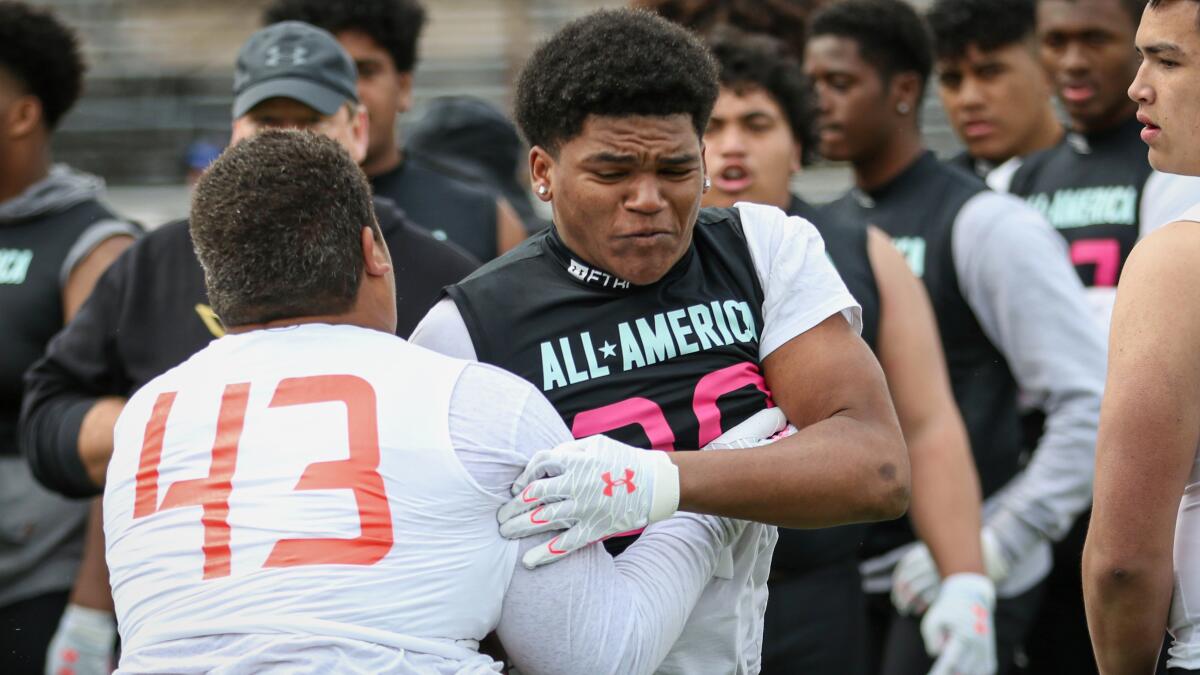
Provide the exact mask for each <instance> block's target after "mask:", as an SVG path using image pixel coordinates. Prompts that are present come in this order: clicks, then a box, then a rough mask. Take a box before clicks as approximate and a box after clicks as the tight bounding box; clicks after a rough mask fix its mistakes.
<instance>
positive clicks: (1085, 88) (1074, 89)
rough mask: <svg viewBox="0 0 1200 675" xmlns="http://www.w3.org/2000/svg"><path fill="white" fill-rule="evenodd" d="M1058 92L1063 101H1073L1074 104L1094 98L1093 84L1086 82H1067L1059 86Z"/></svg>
mask: <svg viewBox="0 0 1200 675" xmlns="http://www.w3.org/2000/svg"><path fill="white" fill-rule="evenodd" d="M1059 92H1060V93H1061V95H1062V99H1063V101H1064V102H1065V103H1074V104H1076V105H1080V104H1084V103H1087V102H1088V101H1091V100H1092V99H1093V98H1096V87H1095V85H1092V84H1088V83H1086V82H1068V83H1066V84H1064V85H1062V87H1060V88H1059Z"/></svg>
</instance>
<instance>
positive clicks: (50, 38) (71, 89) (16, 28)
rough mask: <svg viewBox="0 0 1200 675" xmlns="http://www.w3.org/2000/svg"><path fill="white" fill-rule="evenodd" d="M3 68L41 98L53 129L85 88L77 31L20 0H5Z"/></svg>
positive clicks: (0, 25)
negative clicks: (8, 0)
mask: <svg viewBox="0 0 1200 675" xmlns="http://www.w3.org/2000/svg"><path fill="white" fill-rule="evenodd" d="M0 71H2V72H3V74H5V75H8V76H9V77H11V78H13V79H14V80H15V83H16V84H17V85H18V86H19V87H20V88H21V89H24V90H25V92H26V93H28V94H32V95H34V96H35V97H37V99H38V101H40V102H41V106H42V122H43V123H44V124H45V125H46V129H47V130H48V131H53V130H54V128H55V127H57V126H58V122H59V120H61V119H62V116H63V115H65V114H66V113H67V111H68V110H70V109H71V106H73V105H75V100H76V99H78V98H79V94H80V92H81V91H82V90H83V72H84V64H83V57H82V56H81V55H80V53H79V42H78V40H76V38H75V34H74V33H72V32H71V31H70V30H69V29H68V28H66V27H65V26H63V25H62V24H61V23H59V22H58V21H57V20H56V19H55V18H54V17H53V16H52V15H51V14H50V13H49V12H47V11H45V10H41V9H35V8H33V7H30V6H29V5H26V4H24V3H21V2H0Z"/></svg>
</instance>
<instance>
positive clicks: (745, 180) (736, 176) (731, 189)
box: [713, 164, 754, 194]
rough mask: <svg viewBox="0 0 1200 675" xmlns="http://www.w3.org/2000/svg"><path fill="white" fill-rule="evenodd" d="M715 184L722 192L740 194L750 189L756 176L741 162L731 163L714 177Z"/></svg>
mask: <svg viewBox="0 0 1200 675" xmlns="http://www.w3.org/2000/svg"><path fill="white" fill-rule="evenodd" d="M713 184H714V187H716V188H717V189H718V190H720V191H721V192H724V193H726V194H738V193H740V192H745V191H746V190H748V189H750V186H751V185H753V184H754V178H753V177H752V176H751V175H750V172H749V171H747V170H746V168H745V167H743V166H741V165H739V164H731V165H729V166H726V167H725V168H724V169H722V170H721V171H720V172H718V173H717V175H716V176H714V177H713Z"/></svg>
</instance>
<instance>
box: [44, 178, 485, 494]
mask: <svg viewBox="0 0 1200 675" xmlns="http://www.w3.org/2000/svg"><path fill="white" fill-rule="evenodd" d="M375 213H376V217H377V218H378V220H379V224H380V228H381V229H382V231H383V234H384V239H385V240H386V241H387V245H388V249H389V251H390V252H391V255H392V263H393V266H394V268H395V276H396V290H397V293H396V296H397V309H398V317H399V321H398V322H397V331H396V332H397V334H398V335H401V336H407V335H408V334H409V333H411V332H412V329H413V328H415V327H416V324H417V322H419V321H420V319H421V317H423V316H424V315H425V313H426V312H427V311H428V310H429V308H430V307H432V306H433V304H434V303H435V302H436V301H437V298H438V296H439V294H440V292H441V289H442V288H443V287H444V286H445V285H446V284H450V283H454V282H455V281H458V280H460V279H462V278H463V277H464V276H466V275H467V274H469V273H470V272H471V271H472V270H474V269H475V268H476V267H477V265H478V264H477V263H476V261H475V260H473V259H472V258H470V257H469V256H468V255H467V254H465V253H464V252H462V251H460V250H458V249H456V248H454V247H453V246H451V245H449V244H447V243H445V242H439V241H436V240H435V239H433V237H431V236H430V235H429V234H427V233H425V232H424V231H422V230H420V229H419V228H417V227H416V226H414V225H412V224H411V223H410V222H408V221H407V219H406V218H405V216H404V214H403V213H402V212H400V211H399V210H398V209H397V208H396V207H395V206H394V205H392V204H390V203H389V202H388V201H387V200H384V199H378V198H377V199H376V201H375ZM222 333H223V331H222V329H221V326H220V322H219V321H218V320H217V318H216V316H215V315H214V314H213V312H212V310H211V308H210V307H209V306H208V294H207V291H206V290H205V287H204V271H203V269H202V268H201V267H200V262H199V261H198V260H197V259H196V255H195V253H194V251H193V249H192V240H191V235H190V234H189V232H188V224H187V221H176V222H173V223H169V224H167V225H164V226H162V227H160V228H158V229H157V230H155V231H153V232H151V233H150V234H148V235H147V236H145V237H143V238H142V239H141V240H140V241H139V242H138V243H137V244H135V245H134V246H132V247H130V249H129V250H128V251H126V252H125V253H124V254H123V255H122V256H121V257H120V258H118V259H117V261H116V262H115V263H113V265H112V266H111V267H110V268H109V269H108V270H107V271H106V272H105V273H104V274H103V275H102V276H101V277H100V280H99V281H98V282H97V284H96V288H95V290H93V292H92V295H91V297H90V298H89V299H88V301H87V302H86V303H84V306H83V307H82V308H81V309H80V311H79V314H78V315H76V317H75V319H74V320H73V321H72V322H71V323H70V324H69V325H68V326H67V327H66V328H65V329H64V330H63V331H62V332H60V333H59V334H58V335H57V336H55V337H54V339H53V340H52V341H51V342H50V345H49V347H48V348H47V350H46V355H45V357H43V358H42V359H41V360H40V361H38V362H37V364H36V365H35V366H34V367H33V368H32V369H31V370H30V371H29V373H28V375H27V376H26V389H25V391H26V399H25V403H24V410H23V412H22V416H21V429H22V439H21V445H22V448H23V450H24V452H25V453H26V454H27V456H28V457H29V459H30V462H31V464H32V466H33V468H34V473H35V474H36V475H37V476H38V478H39V480H41V481H42V482H43V483H45V484H47V485H49V486H52V487H53V488H54V489H56V490H58V491H59V492H63V493H64V494H73V495H81V496H82V495H90V494H95V493H96V492H98V491H97V489H96V488H95V486H93V485H92V484H91V482H90V481H89V480H88V479H87V476H86V473H84V472H83V471H82V465H81V464H80V460H79V456H78V452H77V450H76V446H77V438H78V435H79V426H80V423H81V422H82V420H83V415H84V413H86V412H87V410H88V409H89V408H90V407H91V406H92V404H93V403H94V402H95V399H96V398H97V397H100V396H129V395H130V394H132V393H133V392H134V391H136V390H137V389H138V388H140V387H141V386H143V385H144V384H146V383H147V382H149V381H150V380H152V379H154V378H155V377H158V376H159V375H160V374H162V373H164V372H166V371H167V370H169V369H171V368H173V367H175V366H176V365H178V364H180V363H182V362H183V361H185V360H186V359H187V358H188V357H190V356H191V355H192V354H194V353H196V352H197V351H199V350H200V349H202V348H204V346H205V345H207V344H208V343H209V342H211V341H212V340H213V339H215V338H216V337H219V336H220V335H221V334H222Z"/></svg>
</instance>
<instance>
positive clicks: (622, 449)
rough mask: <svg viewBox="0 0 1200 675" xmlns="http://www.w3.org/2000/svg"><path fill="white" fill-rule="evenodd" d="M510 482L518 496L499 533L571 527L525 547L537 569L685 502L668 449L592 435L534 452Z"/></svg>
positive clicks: (668, 512)
mask: <svg viewBox="0 0 1200 675" xmlns="http://www.w3.org/2000/svg"><path fill="white" fill-rule="evenodd" d="M618 476H619V477H618ZM597 478H598V479H599V480H597ZM635 478H636V479H637V483H636V484H635V483H634V479H635ZM622 488H624V489H622ZM638 488H641V489H638ZM512 489H513V493H514V494H516V495H517V496H516V497H513V499H512V501H510V502H508V503H507V504H505V505H504V506H503V507H501V508H500V512H499V514H497V516H498V518H499V519H500V534H502V535H504V536H505V537H508V538H509V539H519V538H521V537H528V536H532V535H535V534H541V533H543V532H552V531H554V530H565V532H562V533H560V534H559V535H558V536H556V537H555V538H553V539H551V540H550V541H548V542H546V543H544V544H541V545H539V546H537V547H535V548H532V549H530V550H529V551H528V552H527V553H526V554H525V557H524V558H523V562H524V563H525V566H526V567H528V568H530V569H532V568H534V567H537V566H538V565H544V564H546V563H548V562H552V561H554V560H557V559H558V558H560V557H562V556H563V555H565V554H567V553H570V552H571V551H576V550H578V549H581V548H583V547H584V546H587V545H588V544H591V543H592V542H596V541H600V540H601V539H604V538H605V537H608V536H611V535H614V534H617V533H620V532H629V531H630V530H637V529H640V528H643V527H646V526H647V525H649V524H650V523H654V522H658V521H660V520H663V519H665V518H668V517H670V516H671V514H673V513H675V509H676V508H677V507H678V506H679V470H678V469H676V468H675V464H674V463H672V462H671V460H670V458H669V457H668V456H667V453H665V452H659V451H657V450H641V449H639V448H635V447H633V446H629V445H625V444H624V443H619V442H617V441H614V440H612V439H611V438H606V437H604V436H589V437H588V438H584V439H580V440H577V441H571V442H569V443H564V444H563V445H560V446H558V447H557V448H555V449H553V450H543V451H541V452H539V453H537V454H536V455H534V456H533V459H531V460H530V462H529V465H528V466H526V467H525V472H524V473H522V474H521V475H520V476H519V477H518V478H517V480H516V481H514V482H513V487H512Z"/></svg>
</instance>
